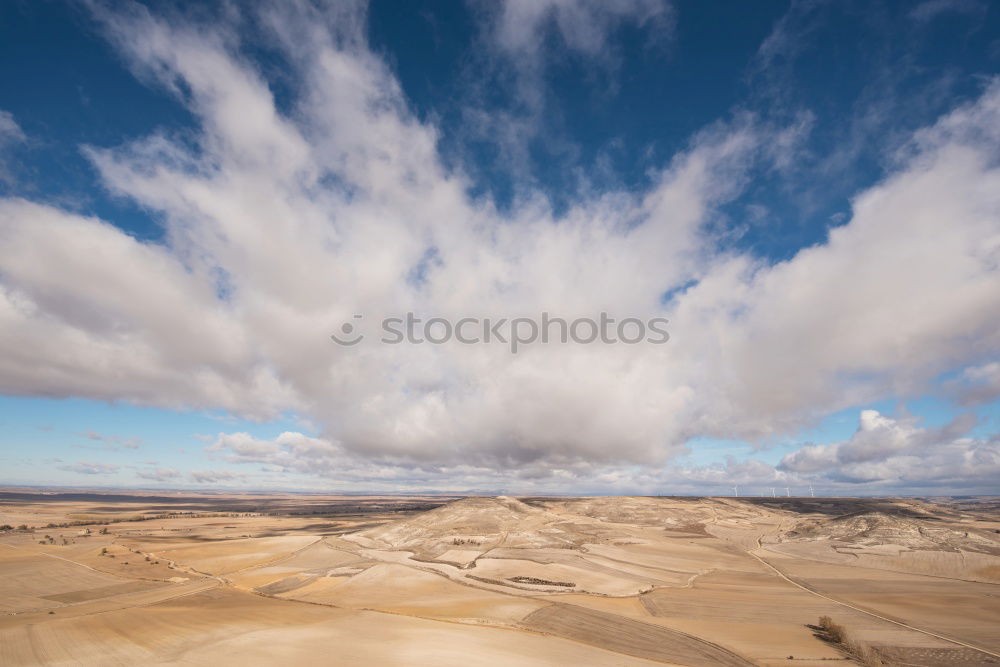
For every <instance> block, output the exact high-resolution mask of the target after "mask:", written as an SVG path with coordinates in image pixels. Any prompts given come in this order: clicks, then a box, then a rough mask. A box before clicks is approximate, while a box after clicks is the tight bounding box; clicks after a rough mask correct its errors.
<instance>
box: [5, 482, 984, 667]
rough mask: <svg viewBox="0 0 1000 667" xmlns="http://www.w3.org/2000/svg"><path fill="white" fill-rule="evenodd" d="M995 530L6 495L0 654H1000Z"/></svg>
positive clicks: (601, 504)
mask: <svg viewBox="0 0 1000 667" xmlns="http://www.w3.org/2000/svg"><path fill="white" fill-rule="evenodd" d="M998 519H1000V503H997V502H995V501H991V500H990V499H967V500H949V499H927V500H914V499H845V498H839V499H822V498H667V497H594V498H550V497H546V498H510V497H498V498H486V497H468V498H442V497H433V496H411V497H402V496H391V497H390V496H384V497H376V496H365V497H362V496H321V495H291V494H289V495H252V494H245V495H244V494H230V495H223V494H197V493H172V494H159V495H156V494H153V493H141V492H134V493H128V494H126V493H119V494H110V493H83V492H81V493H68V492H53V493H39V492H31V491H25V490H9V491H7V492H4V493H2V494H0V524H3V525H4V526H5V528H4V529H3V530H2V531H0V575H2V576H0V610H2V612H3V615H2V616H0V664H3V665H36V664H45V665H79V664H93V665H110V664H121V665H129V664H190V665H209V664H211V665H227V664H239V665H264V664H375V665H433V666H434V667H441V666H444V665H472V664H475V665H492V664H495V665H552V664H580V665H641V664H674V665H750V664H756V665H783V664H789V665H792V664H794V665H826V664H829V661H830V660H839V661H842V662H844V661H846V662H854V663H860V664H899V665H983V664H991V663H995V664H1000V521H998ZM821 617H829V619H831V620H832V622H833V623H835V624H836V626H837V628H839V629H840V630H842V631H843V633H844V637H840V636H834V634H835V633H834V634H832V633H831V631H830V630H829V629H828V628H827V629H824V628H823V627H820V622H819V619H820V618H821Z"/></svg>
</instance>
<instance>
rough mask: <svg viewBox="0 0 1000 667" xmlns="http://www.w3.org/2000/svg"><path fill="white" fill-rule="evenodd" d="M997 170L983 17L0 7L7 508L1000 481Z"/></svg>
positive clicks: (828, 8)
mask: <svg viewBox="0 0 1000 667" xmlns="http://www.w3.org/2000/svg"><path fill="white" fill-rule="evenodd" d="M998 167H1000V7H997V6H996V5H995V3H990V2H987V1H985V0H982V1H979V0H922V1H914V2H877V1H876V2H852V1H850V0H847V1H842V2H822V1H804V2H766V3H765V2H755V3H748V2H736V1H734V2H717V3H701V2H689V1H684V0H676V1H673V2H671V1H669V0H619V1H616V2H601V1H597V0H577V1H575V2H570V1H568V0H530V1H528V0H498V1H497V2H478V1H473V0H469V1H465V2H443V1H442V2H407V3H399V2H389V1H383V0H376V1H373V2H370V3H363V2H352V1H346V2H330V3H323V2H309V1H306V0H301V1H294V2H293V1H290V2H283V3H255V2H247V3H218V4H213V3H171V2H157V3H150V4H140V3H136V2H113V1H108V2H104V1H98V0H91V1H81V2H65V3H64V2H9V3H5V4H4V6H3V8H2V9H0V349H2V350H3V353H2V354H0V484H4V485H36V486H38V485H41V486H45V485H52V486H60V485H62V486H77V487H132V488H135V487H141V488H162V489H198V488H204V489H234V490H298V491H323V492H382V493H405V492H413V491H440V492H468V493H516V494H541V493H552V494H696V495H731V494H734V493H737V492H739V493H740V495H771V494H772V493H774V494H776V495H781V494H784V493H789V494H792V495H796V494H797V495H806V494H808V493H810V492H812V493H815V494H816V495H881V494H905V495H971V494H1000V169H998ZM408 313H409V314H411V315H410V317H411V318H418V319H419V320H420V322H421V323H422V324H421V325H420V326H423V327H424V328H423V329H418V331H420V332H422V333H423V334H426V335H425V336H422V337H418V338H413V337H409V338H406V337H404V338H403V340H401V341H397V342H392V341H389V342H386V337H385V336H384V335H382V334H384V332H385V331H386V329H385V326H386V325H385V322H386V321H388V320H387V318H398V320H397V321H399V322H402V321H405V319H406V317H407V314H408ZM543 314H545V315H544V316H545V317H549V318H556V319H559V320H563V321H565V322H567V323H568V324H567V327H569V325H570V324H571V325H572V326H573V327H576V324H575V323H576V322H582V323H583V324H582V325H581V326H582V329H581V330H586V329H587V326H590V325H589V324H588V323H591V322H599V321H601V320H600V318H601V317H604V318H612V319H613V320H614V322H615V323H617V325H618V328H617V329H615V328H614V326H612V329H611V331H612V332H613V333H614V332H617V333H618V336H617V338H615V337H614V336H612V339H610V340H609V339H608V338H607V337H605V336H603V335H601V336H599V337H598V338H597V339H596V340H593V341H589V342H588V340H584V339H586V338H587V336H575V337H570V338H568V339H563V340H560V339H559V336H558V335H554V336H553V340H549V341H547V342H543V341H542V340H539V339H532V338H531V337H530V336H528V337H527V338H524V339H521V338H520V333H524V332H530V331H531V330H532V326H534V327H538V326H539V323H540V322H541V321H544V320H542V319H541V318H542V317H543ZM602 314H603V315H602ZM434 318H436V319H434ZM431 319H434V321H435V324H434V326H433V327H431V328H427V322H428V320H431ZM462 320H469V321H470V322H471V324H470V325H469V327H467V328H466V329H460V328H459V326H458V323H459V322H461V321H462ZM626 320H627V321H628V322H629V323H630V324H628V325H627V326H626V325H624V323H623V321H626ZM515 321H518V322H519V324H517V325H515V324H514V322H515ZM483 322H488V323H489V324H487V325H486V326H485V328H484V327H482V326H480V325H481V324H482V323H483ZM498 322H499V323H500V324H497V323H498ZM652 322H660V323H661V324H660V327H661V328H664V330H665V331H666V332H667V335H666V336H660V337H659V338H657V339H656V340H653V338H654V337H653V336H650V337H644V336H637V337H636V336H631V334H630V333H629V332H634V331H636V330H639V331H640V333H649V330H650V329H651V327H652V324H651V323H652ZM664 322H665V323H666V324H662V323H664ZM491 325H496V327H499V328H494V329H490V326H491ZM594 326H597V325H596V324H595V325H594ZM602 326H603V325H602ZM622 326H625V329H622ZM434 327H436V328H434ZM503 327H507V328H506V329H504V328H503ZM517 327H523V328H521V329H518V328H517ZM629 327H631V328H629ZM638 327H646V328H643V329H641V330H640V329H638ZM543 328H544V327H543ZM574 330H575V329H574ZM460 331H465V332H470V331H471V332H475V333H477V334H483V335H477V336H475V337H474V338H475V340H473V341H472V342H466V341H462V340H460V339H459V334H460ZM555 331H556V334H558V332H559V328H558V326H557V327H556V330H555ZM519 332H520V333H519ZM595 332H596V329H595ZM491 333H492V334H493V337H492V338H491V339H490V340H486V338H487V336H486V334H491ZM497 333H499V336H497V335H496V334H497ZM602 333H603V332H602ZM445 334H451V335H450V336H446V335H445ZM625 334H629V335H625ZM595 335H596V333H595ZM630 336H631V339H630V340H626V339H629V338H630ZM514 338H517V339H518V344H511V339H514ZM337 339H339V340H341V342H338V340H337ZM345 339H346V340H348V342H350V341H357V342H356V344H344V343H343V342H342V341H343V340H345ZM418 339H419V342H418ZM428 339H431V340H428ZM433 341H437V342H433Z"/></svg>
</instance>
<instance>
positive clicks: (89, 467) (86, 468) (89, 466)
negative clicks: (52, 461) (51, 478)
mask: <svg viewBox="0 0 1000 667" xmlns="http://www.w3.org/2000/svg"><path fill="white" fill-rule="evenodd" d="M59 469H60V470H65V471H66V472H75V473H79V474H81V475H112V474H114V473H116V472H118V471H119V470H121V466H117V465H114V464H113V463H91V462H88V461H80V462H78V463H73V464H69V465H64V466H59Z"/></svg>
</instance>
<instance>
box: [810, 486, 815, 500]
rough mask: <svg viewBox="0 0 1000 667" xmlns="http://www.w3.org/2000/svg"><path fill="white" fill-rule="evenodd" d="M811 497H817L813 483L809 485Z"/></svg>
mask: <svg viewBox="0 0 1000 667" xmlns="http://www.w3.org/2000/svg"><path fill="white" fill-rule="evenodd" d="M809 497H810V498H815V497H816V492H815V491H813V485H812V484H810V485H809Z"/></svg>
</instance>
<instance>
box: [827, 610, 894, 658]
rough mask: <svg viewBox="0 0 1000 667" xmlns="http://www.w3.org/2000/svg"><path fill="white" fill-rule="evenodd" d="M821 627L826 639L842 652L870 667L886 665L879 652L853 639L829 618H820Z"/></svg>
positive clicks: (842, 627)
mask: <svg viewBox="0 0 1000 667" xmlns="http://www.w3.org/2000/svg"><path fill="white" fill-rule="evenodd" d="M819 627H820V629H821V630H822V631H823V634H825V635H826V638H827V639H828V640H829V641H831V642H833V643H834V644H837V645H839V646H840V648H841V650H842V651H844V652H845V653H847V654H849V655H850V656H851V657H853V658H855V659H857V661H858V662H860V663H861V664H862V665H868V667H882V665H884V664H885V662H883V660H882V656H881V654H879V652H878V650H877V649H876V648H874V647H873V646H871V645H870V644H867V643H865V642H861V641H857V640H855V639H852V638H851V637H850V635H849V634H848V632H847V630H846V629H845V628H844V626H842V625H841V624H839V623H836V622H834V620H833V619H832V618H830V617H829V616H820V617H819Z"/></svg>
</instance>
